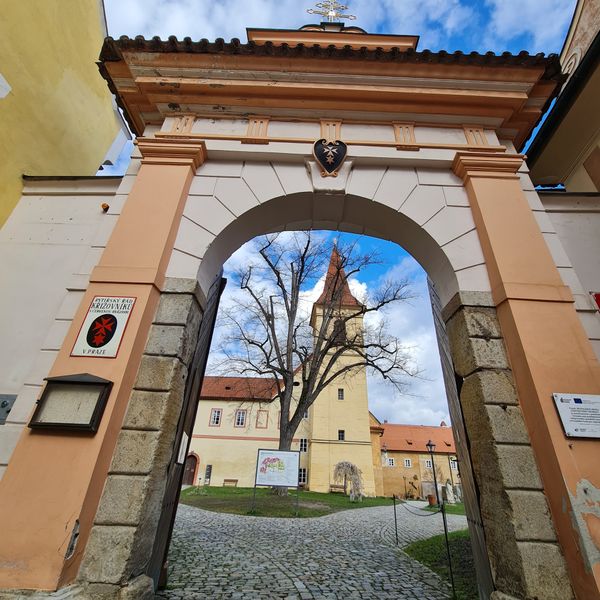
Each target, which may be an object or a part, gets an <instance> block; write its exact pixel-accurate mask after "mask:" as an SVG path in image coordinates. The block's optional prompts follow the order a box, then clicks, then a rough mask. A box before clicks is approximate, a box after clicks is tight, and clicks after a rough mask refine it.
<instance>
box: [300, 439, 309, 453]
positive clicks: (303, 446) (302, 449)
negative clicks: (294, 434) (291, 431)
mask: <svg viewBox="0 0 600 600" xmlns="http://www.w3.org/2000/svg"><path fill="white" fill-rule="evenodd" d="M300 452H308V440H307V439H306V438H300Z"/></svg>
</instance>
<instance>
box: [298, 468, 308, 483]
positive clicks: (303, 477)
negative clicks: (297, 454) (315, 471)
mask: <svg viewBox="0 0 600 600" xmlns="http://www.w3.org/2000/svg"><path fill="white" fill-rule="evenodd" d="M307 481H308V474H307V472H306V469H305V468H304V467H300V468H299V469H298V483H300V484H303V483H304V484H305V483H306V482H307Z"/></svg>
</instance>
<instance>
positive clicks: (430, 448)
mask: <svg viewBox="0 0 600 600" xmlns="http://www.w3.org/2000/svg"><path fill="white" fill-rule="evenodd" d="M425 446H426V447H427V450H428V451H429V456H431V470H432V471H433V485H434V486H435V497H436V500H437V503H438V506H439V507H440V512H441V513H442V521H443V522H444V538H445V540H446V553H447V555H448V567H449V568H450V583H451V584H452V597H453V598H455V599H456V590H455V589H454V573H453V572H452V558H451V557H450V543H449V542H448V522H447V521H446V509H445V505H444V501H443V499H442V501H441V502H440V494H439V492H438V487H437V477H436V475H435V462H434V460H433V451H434V450H435V444H434V443H433V442H432V441H431V440H429V441H428V442H427V444H425Z"/></svg>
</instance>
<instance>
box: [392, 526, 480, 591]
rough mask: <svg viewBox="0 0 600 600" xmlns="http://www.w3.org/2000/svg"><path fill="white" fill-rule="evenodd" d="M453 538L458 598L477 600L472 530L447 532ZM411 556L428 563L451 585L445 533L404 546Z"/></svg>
mask: <svg viewBox="0 0 600 600" xmlns="http://www.w3.org/2000/svg"><path fill="white" fill-rule="evenodd" d="M448 538H449V541H450V556H451V557H452V570H453V572H454V584H455V587H456V598H457V599H458V600H478V598H479V595H478V593H477V582H476V580H475V566H474V564H473V554H472V552H471V542H470V540H469V531H468V530H467V529H465V530H463V531H455V532H453V533H449V534H448ZM404 551H405V552H406V553H407V554H408V555H409V556H412V557H413V558H415V559H416V560H418V561H419V562H422V563H423V564H424V565H427V566H428V567H429V568H430V569H431V570H432V571H434V572H435V573H437V574H438V575H439V576H440V577H442V578H443V579H445V580H446V581H447V582H448V584H450V570H449V569H448V555H447V554H446V543H445V541H444V535H443V534H442V535H436V536H435V537H432V538H429V539H427V540H421V541H419V542H415V543H414V544H411V545H410V546H407V547H406V548H404Z"/></svg>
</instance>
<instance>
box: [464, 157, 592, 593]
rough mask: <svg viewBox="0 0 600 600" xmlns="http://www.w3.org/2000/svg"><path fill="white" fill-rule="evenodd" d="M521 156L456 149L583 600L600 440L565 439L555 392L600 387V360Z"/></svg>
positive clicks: (512, 359) (535, 443)
mask: <svg viewBox="0 0 600 600" xmlns="http://www.w3.org/2000/svg"><path fill="white" fill-rule="evenodd" d="M522 162H523V157H522V156H520V155H511V154H503V155H491V154H489V153H487V154H484V153H481V154H480V153H460V152H459V153H457V155H456V158H455V160H454V163H453V170H454V172H455V173H456V174H457V175H458V176H460V177H462V179H463V181H464V182H465V187H466V190H467V193H468V196H469V201H470V204H471V209H472V212H473V218H474V220H475V224H476V227H477V232H478V235H479V239H480V242H481V246H482V249H483V253H484V256H485V259H486V264H487V269H488V274H489V277H490V283H491V286H492V296H493V300H494V303H495V305H496V307H497V312H498V319H499V322H500V326H501V329H502V334H503V337H504V341H505V344H506V348H507V353H508V357H509V361H510V366H511V368H512V371H513V374H514V378H515V383H516V388H517V394H518V397H519V402H520V405H521V408H522V411H523V414H524V417H525V422H526V425H527V429H528V431H529V435H530V438H531V444H532V447H533V450H534V454H535V457H536V461H537V464H538V468H539V471H540V473H541V476H542V480H543V485H544V489H545V493H546V497H547V500H548V504H549V506H550V510H551V513H552V517H553V521H554V524H555V527H556V531H557V536H558V540H559V542H560V545H561V547H562V550H563V553H564V556H565V560H566V563H567V568H568V570H569V574H570V578H571V584H572V586H573V590H574V592H575V595H576V597H577V598H582V599H583V598H585V599H586V600H598V599H600V490H599V489H598V488H599V486H600V469H599V468H598V456H600V441H596V440H587V439H586V440H573V439H567V438H566V437H565V435H564V433H563V430H562V426H561V423H560V420H559V417H558V414H557V412H556V409H555V407H554V403H553V399H552V393H553V392H573V393H580V394H586V393H589V394H593V393H595V394H598V393H600V364H599V363H598V361H597V359H596V357H595V355H594V352H593V349H592V347H591V345H590V343H589V340H588V338H587V335H586V333H585V331H584V329H583V326H582V325H581V323H580V321H579V318H578V316H577V313H576V311H575V308H574V301H573V297H572V295H571V292H570V290H569V288H568V287H567V286H566V285H564V283H563V282H562V280H561V277H560V274H559V272H558V269H557V268H556V265H555V263H554V261H553V259H552V256H551V255H550V252H549V249H548V246H547V245H546V242H545V240H544V238H543V236H542V234H541V232H540V228H539V226H538V224H537V222H536V221H535V218H534V216H533V213H532V211H531V208H530V207H529V204H528V202H527V198H526V197H525V195H524V193H523V191H522V189H521V185H520V180H519V177H518V175H517V171H518V169H519V168H520V167H521V165H522Z"/></svg>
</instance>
